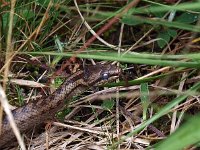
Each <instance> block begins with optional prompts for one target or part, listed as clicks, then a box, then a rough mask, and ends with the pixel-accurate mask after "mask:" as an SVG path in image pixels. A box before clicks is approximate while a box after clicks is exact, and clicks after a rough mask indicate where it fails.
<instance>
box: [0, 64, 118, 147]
mask: <svg viewBox="0 0 200 150" xmlns="http://www.w3.org/2000/svg"><path fill="white" fill-rule="evenodd" d="M119 72H120V69H119V68H118V67H117V66H115V65H110V64H107V65H95V66H88V67H87V68H86V69H85V70H84V71H78V72H76V73H74V74H73V75H71V76H70V77H69V78H67V79H66V80H65V81H64V83H63V84H62V85H61V86H60V87H59V88H58V89H57V90H56V91H55V92H54V93H52V94H51V95H49V96H47V97H44V98H41V99H38V100H36V101H33V102H30V103H27V104H26V105H24V106H22V107H19V108H17V109H15V110H13V111H12V114H13V116H14V120H15V123H16V125H17V127H18V128H19V130H20V132H21V133H26V132H27V131H29V130H31V129H33V128H34V127H35V126H39V125H40V124H42V123H44V122H46V121H49V120H52V118H53V117H54V116H55V113H56V112H57V111H58V110H60V109H61V108H62V107H63V106H65V100H66V101H69V100H70V99H71V98H72V97H73V96H76V95H79V94H81V93H83V92H84V91H85V90H87V89H88V88H90V87H92V86H94V85H99V84H103V83H105V82H108V81H110V80H112V79H113V78H115V77H116V76H117V75H118V74H119ZM1 129H2V131H1V134H0V148H3V147H5V146H7V145H8V144H9V143H10V142H11V143H12V142H13V141H16V138H15V135H14V133H13V131H12V129H11V127H10V124H9V121H8V119H7V117H4V119H3V122H2V128H1Z"/></svg>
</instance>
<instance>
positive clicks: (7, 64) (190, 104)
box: [0, 0, 200, 150]
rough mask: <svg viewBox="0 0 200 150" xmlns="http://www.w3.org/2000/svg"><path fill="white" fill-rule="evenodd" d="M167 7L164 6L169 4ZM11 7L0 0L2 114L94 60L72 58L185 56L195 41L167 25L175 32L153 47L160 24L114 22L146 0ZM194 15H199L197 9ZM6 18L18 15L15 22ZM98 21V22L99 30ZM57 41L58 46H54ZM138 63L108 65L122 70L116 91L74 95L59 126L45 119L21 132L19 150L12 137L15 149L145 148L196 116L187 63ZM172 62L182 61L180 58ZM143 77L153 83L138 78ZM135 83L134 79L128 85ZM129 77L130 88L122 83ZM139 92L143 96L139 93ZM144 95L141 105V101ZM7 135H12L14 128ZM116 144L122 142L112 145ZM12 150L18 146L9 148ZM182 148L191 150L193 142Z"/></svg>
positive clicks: (193, 78)
mask: <svg viewBox="0 0 200 150" xmlns="http://www.w3.org/2000/svg"><path fill="white" fill-rule="evenodd" d="M77 2H78V4H77ZM87 2H88V1H87ZM156 2H157V1H156ZM167 2H168V1H164V3H165V4H166V5H169V4H167ZM171 2H172V3H173V4H174V5H176V4H175V3H174V2H173V1H171ZM11 3H12V5H11V6H10V5H9V3H8V2H6V1H0V8H2V11H0V12H1V14H0V19H4V22H5V20H6V19H7V21H8V22H7V23H8V25H7V27H8V31H0V36H1V37H0V55H1V56H3V57H2V58H0V75H1V83H2V85H3V87H4V91H3V90H1V91H0V92H1V93H3V94H4V92H5V93H6V95H7V98H8V101H9V103H10V105H11V106H8V105H7V103H6V102H8V101H7V100H6V98H4V99H2V94H1V93H0V98H1V103H2V106H4V110H5V112H6V114H7V115H9V108H16V107H20V106H21V105H23V104H25V103H28V102H29V101H33V100H37V99H38V98H41V97H42V96H44V95H50V94H51V93H52V91H54V90H55V87H57V86H59V85H60V82H61V80H64V79H65V77H66V76H69V75H70V74H72V73H74V72H76V71H77V70H78V69H82V66H85V65H84V64H96V63H97V62H99V61H97V60H95V59H84V60H83V59H79V58H78V57H76V56H77V54H78V53H81V52H87V53H90V52H94V53H96V54H98V53H100V54H101V53H104V52H113V51H114V52H116V54H117V53H118V54H120V55H122V56H123V55H124V54H127V53H129V52H131V53H133V54H136V55H137V54H142V53H143V52H145V53H156V54H158V53H159V54H161V55H163V56H164V55H166V54H170V55H176V54H183V53H184V54H189V53H192V52H198V50H200V47H199V45H198V44H199V38H198V36H197V33H196V32H192V29H191V31H189V30H183V28H181V27H180V28H175V31H176V33H177V35H176V36H174V37H173V38H172V37H171V39H170V41H169V42H167V44H166V45H165V46H164V47H162V48H161V47H159V46H158V43H157V41H159V40H160V38H159V37H158V36H157V35H158V34H159V32H161V31H165V30H166V29H167V28H168V26H159V27H158V25H157V24H154V25H151V24H145V23H144V24H140V25H137V26H128V25H126V24H124V22H119V21H121V20H119V19H121V17H122V16H123V15H124V14H125V13H127V11H128V10H129V9H130V8H131V7H133V6H136V5H137V3H139V4H138V6H137V7H138V8H143V9H144V8H145V7H148V6H149V5H151V3H148V2H146V1H143V2H140V1H139V0H138V1H137V0H136V1H133V2H132V3H131V4H130V5H127V6H126V7H125V8H124V9H123V10H121V8H122V7H123V6H125V5H126V2H122V1H111V2H107V1H105V2H101V1H90V2H88V6H87V4H85V3H86V1H83V2H82V1H80V2H79V1H76V0H74V2H69V3H68V2H62V1H56V2H53V1H51V0H50V1H48V3H47V4H44V5H42V4H41V3H37V2H36V1H29V3H22V4H19V3H16V4H14V3H15V1H14V0H13V1H11ZM103 3H105V4H103ZM178 3H182V1H178V2H177V4H178ZM81 6H82V7H81ZM20 7H24V8H26V10H30V12H31V13H33V15H34V17H32V18H31V19H28V17H27V16H26V17H25V16H23V15H24V14H25V11H21V8H20ZM14 8H15V10H14ZM108 8H109V10H107V9H108ZM119 10H121V11H119ZM7 11H9V12H11V15H10V17H8V18H6V17H5V14H6V12H7ZM14 11H15V13H14ZM116 12H117V13H116ZM178 13H182V12H178ZM195 13H197V14H199V12H198V11H197V12H195ZM14 14H15V15H14ZM170 14H172V11H167V12H165V14H163V16H162V19H164V18H165V19H166V18H167V16H169V15H170ZM12 15H13V16H18V18H17V19H18V20H17V21H16V20H15V19H16V18H15V17H14V18H13V16H12ZM151 15H154V14H153V13H152V14H151ZM151 15H150V14H148V13H147V14H145V17H149V18H151ZM178 15H179V14H177V16H178ZM141 16H142V15H141ZM175 16H176V15H175ZM4 17H5V18H4ZM154 17H155V16H153V17H152V18H153V19H154ZM152 18H151V19H152ZM107 20H108V21H107ZM166 20H167V19H166ZM100 21H102V22H100ZM169 22H170V21H169ZM100 23H104V26H103V25H102V24H100ZM195 24H196V25H198V24H199V23H198V21H195V22H194V23H193V25H194V27H195ZM2 25H3V24H2V23H0V27H1V28H2V29H5V27H4V28H3V26H2ZM4 26H5V24H4ZM56 36H57V37H58V38H57V37H56ZM87 39H89V40H87ZM95 39H97V40H96V41H95ZM61 41H62V42H61ZM5 43H6V44H5ZM55 43H56V44H55ZM62 44H65V46H63V47H62V46H61V45H62ZM86 47H88V49H86ZM46 51H47V52H48V51H50V52H55V53H62V52H63V53H68V52H72V53H74V55H73V57H71V58H70V59H68V58H66V57H64V56H50V55H48V56H47V55H43V52H46ZM22 52H23V54H22ZM29 52H38V53H40V55H31V54H30V53H29ZM72 58H73V59H72ZM153 60H154V59H153ZM155 60H156V58H155ZM143 61H144V64H143V65H139V64H133V63H130V62H129V61H128V60H127V62H123V63H117V62H116V61H115V62H112V63H115V64H116V65H119V66H121V67H122V69H123V70H124V72H123V77H120V79H119V81H116V82H120V81H124V83H123V86H116V87H110V88H103V87H99V88H98V89H94V88H91V89H90V90H89V91H86V92H85V93H84V94H82V95H81V96H76V97H75V98H74V99H73V100H72V101H71V103H70V104H69V105H68V107H67V108H65V109H64V110H61V112H59V113H58V114H57V115H58V116H59V117H60V116H61V117H63V116H64V120H63V121H60V120H59V119H57V120H53V121H52V122H50V123H46V124H45V126H41V127H39V129H38V128H36V129H31V130H30V132H29V133H27V134H23V136H22V137H23V138H24V141H25V146H23V140H21V139H20V136H18V141H21V143H20V142H19V144H20V146H21V148H22V149H26V148H27V149H31V150H38V149H41V150H42V149H49V150H54V149H73V150H74V149H75V150H79V149H95V150H96V149H97V150H104V149H145V148H147V147H150V146H152V145H154V144H156V143H159V142H160V141H162V140H163V139H166V138H167V137H168V136H169V135H170V134H172V133H173V132H175V131H176V130H177V129H178V128H179V126H181V124H182V123H183V122H185V120H187V118H189V117H191V116H192V115H193V114H197V113H198V112H199V108H200V107H199V93H198V92H197V91H198V90H197V91H194V92H191V91H188V90H189V89H190V87H192V86H193V85H194V83H196V82H199V70H198V68H192V67H190V66H189V67H184V68H180V67H173V65H169V66H168V65H162V59H161V60H160V62H158V63H157V64H156V65H154V66H150V65H148V64H150V63H149V62H148V61H147V62H146V60H145V59H144V60H143V59H142V58H141V62H142V63H143ZM180 61H181V62H186V63H187V62H188V59H180ZM100 62H103V63H105V61H100ZM140 64H141V63H140ZM86 66H87V65H86ZM161 66H164V67H161ZM159 75H161V76H159ZM162 75H164V77H163V76H162ZM150 77H157V78H154V79H152V80H148V81H147V80H145V79H147V78H150ZM135 79H137V80H138V81H139V82H138V81H136V82H135ZM132 80H134V81H133V82H135V83H131V82H129V81H132ZM143 83H148V85H147V86H146V89H142V88H141V86H142V85H143ZM108 87H109V85H108ZM145 92H147V93H148V94H147V95H145ZM184 94H187V98H186V100H185V101H182V103H180V104H176V105H175V104H174V106H173V107H172V108H170V109H169V110H167V113H165V114H163V115H162V117H159V119H158V118H157V119H156V120H155V121H154V122H153V121H152V122H153V123H152V122H151V124H150V125H148V126H146V128H143V129H142V130H140V131H139V132H137V134H136V133H134V134H132V135H131V136H130V133H131V132H132V131H134V130H135V129H137V128H138V127H140V126H141V125H143V123H144V122H145V121H146V120H148V119H149V118H153V117H154V116H156V114H159V112H160V110H162V108H165V106H166V105H167V104H169V103H170V102H171V101H173V100H174V99H175V98H176V97H179V96H181V95H184ZM144 95H145V96H146V97H143V98H144V99H145V100H146V101H142V100H143V98H142V96H144ZM3 101H4V102H5V103H3ZM44 107H45V106H44ZM63 114H64V115H63ZM1 116H2V115H1ZM11 119H12V117H11ZM0 120H1V119H0ZM11 122H12V123H14V121H11ZM13 126H14V125H13ZM13 128H15V127H13ZM14 131H15V132H17V129H16V128H15V129H14ZM16 134H17V133H16ZM127 135H129V136H127ZM1 138H2V137H1ZM121 139H124V140H123V141H120V140H121ZM119 141H120V142H119ZM116 142H119V143H118V144H116ZM115 144H116V145H115ZM111 146H113V147H111ZM25 147H26V148H25ZM194 147H195V146H194ZM16 148H19V147H15V148H13V149H16ZM189 148H191V149H192V148H193V145H192V146H191V147H189ZM189 148H188V149H189Z"/></svg>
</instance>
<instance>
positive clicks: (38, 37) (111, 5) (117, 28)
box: [0, 0, 200, 150]
mask: <svg viewBox="0 0 200 150" xmlns="http://www.w3.org/2000/svg"><path fill="white" fill-rule="evenodd" d="M50 2H52V4H51V5H50ZM77 2H78V1H77ZM0 4H1V3H0ZM78 5H79V9H80V11H81V12H82V14H83V16H84V18H85V20H86V21H87V22H88V24H89V25H90V26H91V28H92V29H93V30H94V31H95V32H97V31H98V30H99V29H101V28H102V26H103V25H104V24H107V23H108V21H109V19H111V18H112V17H114V16H115V15H116V14H118V13H119V12H121V11H122V10H123V9H124V8H125V6H126V5H128V4H126V3H125V2H117V1H102V2H95V3H92V2H90V3H87V4H86V3H81V2H78ZM44 15H46V16H45V17H44ZM170 15H173V16H172V19H171V20H170ZM199 15H200V2H199V1H194V2H190V1H188V2H187V1H186V2H181V3H180V4H176V5H175V4H167V3H165V2H164V1H160V0H156V1H149V0H143V1H141V2H140V3H139V5H138V6H137V7H136V8H131V9H130V10H129V11H128V12H127V13H126V14H124V15H123V16H122V17H121V18H119V22H118V23H115V24H113V25H112V26H111V28H110V29H109V30H108V31H106V32H105V33H103V34H101V35H100V36H101V37H102V38H103V39H104V40H105V41H106V42H108V43H110V44H112V45H113V46H115V47H118V45H120V44H119V41H120V40H121V41H122V43H121V47H120V48H121V49H120V54H119V52H117V51H116V50H114V49H112V48H111V47H109V46H108V45H105V44H102V43H101V42H100V41H98V40H96V41H95V42H93V43H92V44H91V45H90V46H89V47H88V48H87V49H86V50H84V51H83V52H80V51H79V48H80V47H81V46H83V44H84V43H85V42H86V41H87V40H88V39H89V38H90V37H91V36H92V34H91V33H90V32H89V31H88V30H87V29H86V28H85V26H84V25H83V23H82V21H81V19H80V18H79V15H78V13H77V8H76V7H75V5H74V2H73V1H71V0H68V1H60V0H54V1H50V0H45V1H42V0H39V1H31V0H28V1H26V2H25V1H24V2H21V1H17V3H16V5H15V14H14V18H13V23H12V25H11V26H10V24H9V22H10V17H9V16H10V7H9V5H8V6H4V7H2V8H1V10H0V20H1V22H0V28H1V30H0V36H1V37H0V55H1V56H2V57H1V58H0V66H1V64H3V63H4V61H5V63H6V62H7V61H8V59H5V57H6V53H8V52H11V53H14V52H17V51H18V53H17V54H18V56H15V57H14V59H13V62H11V66H10V67H9V71H10V73H11V75H10V76H9V78H20V79H21V78H22V79H26V80H27V79H28V80H30V76H31V78H32V77H33V78H34V79H38V78H40V77H41V78H42V81H41V82H45V83H47V82H48V80H49V79H51V78H52V74H54V73H55V72H56V71H57V70H58V69H59V68H60V66H61V65H62V63H64V62H65V60H68V59H69V58H70V57H72V56H76V58H77V61H76V62H75V63H74V64H70V66H68V68H67V69H66V70H65V73H67V74H68V75H69V74H70V73H72V72H74V71H73V67H74V66H75V67H76V66H78V67H77V68H82V66H84V67H86V66H87V65H84V64H91V59H92V62H99V61H106V62H113V61H116V62H119V63H120V66H121V67H122V69H123V70H125V72H126V71H127V70H128V71H127V72H128V73H135V72H136V75H135V76H134V75H132V74H128V75H127V76H126V75H124V76H125V77H124V78H120V81H119V82H117V83H108V84H106V85H103V87H117V86H125V87H126V86H128V88H129V87H131V86H134V85H140V87H141V88H140V90H139V89H138V90H134V91H133V92H138V93H139V94H138V95H140V96H138V97H137V98H135V97H132V98H133V100H135V99H137V101H136V102H137V103H142V104H143V119H144V121H143V122H142V123H141V124H140V125H139V126H138V127H137V128H136V129H134V130H133V131H131V132H129V133H128V134H123V135H122V138H119V139H118V140H117V139H116V138H114V137H113V139H110V141H108V143H107V148H108V149H116V146H118V144H122V143H123V142H124V140H126V139H127V138H128V137H131V136H136V137H140V135H139V134H138V133H140V132H141V131H142V130H143V129H145V128H146V127H147V126H148V125H149V124H153V125H156V127H157V128H158V129H160V130H162V129H163V128H164V132H165V134H166V135H167V137H166V139H163V140H159V139H157V140H153V141H150V140H149V141H150V145H148V146H143V147H144V148H149V149H150V148H155V149H174V150H176V149H177V150H178V149H184V148H187V147H189V146H194V147H195V146H196V147H197V148H198V144H199V141H200V137H199V135H200V134H199V130H200V126H199V115H198V114H199V109H198V108H197V106H196V104H194V105H192V106H188V107H189V108H188V111H187V110H186V112H185V114H187V115H188V116H192V115H191V114H194V117H191V119H189V120H187V118H184V117H183V118H182V119H183V120H184V123H183V124H181V125H180V128H178V129H177V131H175V132H174V133H173V134H171V135H170V134H169V130H170V123H171V121H172V119H171V118H172V114H173V111H174V110H173V111H172V109H173V108H175V107H176V106H178V105H180V104H182V103H185V101H186V100H189V99H191V97H193V98H196V99H195V100H196V101H197V100H198V98H197V97H198V95H199V88H200V82H199V80H197V79H198V77H199V68H200V53H199V50H200V49H199V42H200V40H198V38H199V33H200V26H199V23H200V21H199ZM122 24H124V25H125V26H124V27H123V26H121V25H122ZM9 27H12V36H11V38H10V39H7V38H9V36H10V35H9V33H8V28H9ZM121 29H123V30H121ZM149 30H151V32H149V34H147V35H146V33H147V32H148V31H149ZM121 31H122V32H121ZM120 32H121V34H122V33H123V34H122V36H121V37H122V38H121V39H120V40H119V35H120ZM144 35H146V36H145V37H144V38H142V37H143V36H144ZM9 40H10V41H12V44H13V45H9V44H6V43H7V41H9ZM138 41H140V42H138ZM134 44H136V46H135V47H134V48H135V49H134V50H132V51H130V47H131V46H132V45H134ZM137 46H138V47H137ZM8 47H11V50H12V51H10V50H9V51H8ZM169 47H170V48H169ZM6 49H7V51H6ZM127 50H128V51H129V52H127ZM25 56H26V57H25ZM21 57H22V59H21ZM33 60H34V61H33ZM82 60H84V61H82ZM2 62H3V63H2ZM31 62H32V63H31ZM30 65H31V66H32V67H30ZM43 65H46V66H47V69H44V67H43ZM84 67H83V68H84ZM131 67H134V69H130V68H131ZM162 67H169V68H168V70H164V71H160V72H159V73H155V74H153V75H150V76H148V77H145V78H142V79H137V78H139V77H141V76H145V75H146V74H150V73H152V72H155V71H157V70H159V69H162ZM5 68H6V67H5ZM0 70H1V71H0V77H1V79H3V77H4V75H5V74H4V73H3V70H4V69H0ZM35 70H37V75H35V74H34V71H35ZM45 71H47V72H46V74H45V75H43V73H44V72H45ZM26 73H27V74H26ZM184 73H185V74H186V77H185V78H184V79H182V78H181V76H182V75H183V74H184ZM63 74H64V73H63ZM63 74H62V75H60V76H58V79H59V80H61V78H62V77H63V76H65V74H64V75H63ZM12 75H13V76H12ZM14 75H15V76H14ZM193 80H194V81H193ZM187 81H188V82H187ZM189 81H191V82H189ZM159 83H160V84H159ZM182 83H183V84H184V85H183V87H182V89H181V90H180V89H179V88H180V85H181V84H182ZM157 84H158V85H157ZM151 85H157V86H158V87H161V88H163V89H164V90H165V89H169V90H171V91H170V94H169V95H167V94H163V93H164V92H163V91H162V90H163V89H162V90H161V89H158V90H159V92H157V93H156V88H152V87H151ZM7 86H11V87H9V88H8V89H7V91H8V92H10V93H12V94H11V95H12V96H13V95H15V97H11V98H12V99H15V98H16V99H18V100H17V102H16V103H19V104H21V103H24V101H23V102H22V99H24V98H27V97H28V96H29V95H28V93H26V92H24V93H23V91H26V90H27V89H26V88H27V87H26V88H25V87H23V86H22V87H20V86H19V85H14V86H13V85H10V84H8V85H7ZM12 87H15V88H12ZM100 88H102V87H100ZM22 89H25V90H22ZM27 91H30V90H29V89H28V90H27ZM38 91H39V90H38V89H35V93H38ZM128 91H129V90H128ZM125 93H126V92H125ZM22 94H23V97H22V96H21V95H22ZM86 94H87V93H86ZM121 94H124V93H123V92H121ZM154 94H155V95H156V96H157V97H159V100H157V101H156V102H155V103H159V104H160V103H161V104H160V105H159V104H158V105H159V109H158V111H157V110H156V109H154V107H153V104H151V99H152V97H151V95H154ZM130 99H131V98H130ZM130 99H128V98H126V97H125V98H124V97H122V98H121V99H120V102H121V103H120V105H122V106H126V108H127V110H128V108H129V110H130V111H131V113H132V114H134V112H132V109H131V108H135V105H132V103H131V102H132V101H129V100H130ZM111 100H112V101H104V102H102V103H98V102H97V103H94V104H91V106H92V105H101V104H102V107H105V108H107V107H108V109H109V112H111V113H113V114H115V113H116V112H115V107H116V106H115V105H114V103H115V101H114V100H113V98H112V99H111ZM162 100H165V101H164V102H163V101H162ZM11 101H12V100H11ZM136 102H135V103H136ZM135 103H134V104H135ZM153 103H154V102H153ZM86 104H87V103H86ZM150 108H151V110H153V114H152V116H151V117H150V116H149V114H150V112H149V110H150ZM84 110H87V108H84ZM88 110H89V109H88ZM183 110H184V109H183V108H180V109H178V110H177V111H178V112H181V111H183ZM71 111H73V108H70V112H71ZM104 111H106V110H104ZM190 111H192V112H193V113H191V112H190ZM63 112H64V111H63ZM85 112H87V111H85ZM85 112H84V113H85ZM90 112H91V111H88V112H87V114H86V116H87V115H88V116H90V115H91V114H90ZM95 112H98V109H96V108H95ZM64 113H65V112H64ZM67 113H69V112H68V111H67ZM60 114H62V113H60ZM65 114H66V113H65ZM99 114H101V113H99ZM78 115H83V114H82V112H79V113H78ZM120 115H121V116H123V115H122V114H120ZM83 116H84V115H83ZM166 116H167V117H168V119H169V120H167V119H166V120H165V118H166ZM62 117H63V116H62ZM76 117H77V116H74V118H76ZM105 117H107V116H106V115H105ZM178 117H180V116H179V115H177V116H176V118H178ZM82 118H84V119H85V118H87V117H85V116H84V117H82ZM96 118H98V121H99V122H101V119H102V118H103V117H102V114H101V115H100V116H96ZM79 119H81V117H79ZM120 119H121V118H120ZM159 119H164V120H165V121H166V122H169V124H167V125H162V124H159ZM185 120H186V121H185ZM79 121H80V122H81V121H83V122H84V121H85V120H79ZM120 121H121V123H123V121H124V120H123V119H122V120H120ZM108 122H112V125H111V127H112V130H114V129H115V120H114V119H113V118H112V119H111V120H109V121H108ZM104 123H105V124H106V123H107V122H106V121H105V122H104ZM104 123H102V124H100V125H101V126H103V124H104ZM106 125H107V124H106ZM163 126H164V127H163ZM120 129H121V130H122V129H123V128H120ZM113 132H116V131H113ZM142 133H143V134H142V135H143V137H144V136H146V135H147V136H149V137H151V136H152V135H151V134H150V133H151V132H148V130H144V131H143V132H142ZM102 138H103V137H102ZM155 138H157V137H156V136H155ZM108 139H109V138H108ZM147 139H148V138H147ZM151 142H152V143H151ZM154 143H155V144H154ZM123 144H124V143H123ZM123 144H122V147H123V146H124V145H123ZM125 146H127V145H125ZM125 146H124V147H125ZM131 146H132V147H131V148H133V147H134V144H133V145H131ZM134 148H135V147H134Z"/></svg>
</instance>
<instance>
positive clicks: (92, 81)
mask: <svg viewBox="0 0 200 150" xmlns="http://www.w3.org/2000/svg"><path fill="white" fill-rule="evenodd" d="M120 72H121V69H120V68H119V67H118V66H116V65H111V64H98V65H94V66H87V67H86V68H85V70H84V80H85V82H87V83H88V85H90V86H94V85H101V84H104V83H107V82H109V81H113V80H114V79H117V78H118V76H119V74H120Z"/></svg>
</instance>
